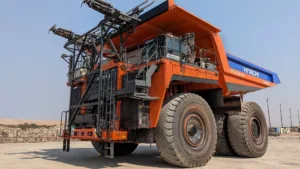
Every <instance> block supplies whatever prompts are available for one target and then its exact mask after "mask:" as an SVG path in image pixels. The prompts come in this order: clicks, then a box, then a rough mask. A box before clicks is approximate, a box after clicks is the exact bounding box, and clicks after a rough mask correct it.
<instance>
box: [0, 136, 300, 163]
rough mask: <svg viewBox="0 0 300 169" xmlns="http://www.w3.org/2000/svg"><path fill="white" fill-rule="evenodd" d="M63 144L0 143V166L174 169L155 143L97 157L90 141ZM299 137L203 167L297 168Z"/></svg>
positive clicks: (276, 140) (280, 139) (215, 159)
mask: <svg viewBox="0 0 300 169" xmlns="http://www.w3.org/2000/svg"><path fill="white" fill-rule="evenodd" d="M61 147H62V143H36V144H0V168H1V169H53V168H55V169H60V168H64V169H79V168H86V169H99V168H116V169H121V168H144V169H146V168H174V167H172V166H170V165H168V164H166V163H165V162H164V161H163V160H161V159H160V158H159V153H158V151H157V149H156V147H155V146H153V147H152V148H150V146H149V145H140V146H139V147H138V149H137V150H136V151H135V152H134V153H133V154H132V155H130V156H127V157H119V158H115V159H107V158H103V157H100V156H98V154H97V152H96V151H95V150H94V149H93V148H92V146H91V144H90V143H89V142H74V143H72V144H71V147H72V149H71V152H70V153H63V152H62V150H61ZM299 157H300V139H299V136H289V137H278V138H270V141H269V148H268V151H267V153H266V155H265V156H264V157H262V158H258V159H244V158H239V157H221V156H215V157H213V159H212V160H211V161H210V162H209V163H208V164H207V166H206V167H203V169H220V168H222V169H248V168H249V169H282V168H288V169H299V168H300V160H299Z"/></svg>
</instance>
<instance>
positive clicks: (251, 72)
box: [244, 67, 259, 78]
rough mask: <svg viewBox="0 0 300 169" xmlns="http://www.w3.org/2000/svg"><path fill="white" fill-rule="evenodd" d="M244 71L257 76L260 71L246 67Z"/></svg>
mask: <svg viewBox="0 0 300 169" xmlns="http://www.w3.org/2000/svg"><path fill="white" fill-rule="evenodd" d="M244 72H245V73H247V74H249V75H252V76H255V77H258V78H259V72H257V71H255V70H252V69H249V68H245V67H244Z"/></svg>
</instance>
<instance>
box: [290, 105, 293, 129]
mask: <svg viewBox="0 0 300 169" xmlns="http://www.w3.org/2000/svg"><path fill="white" fill-rule="evenodd" d="M290 119H291V128H292V127H293V120H292V108H290Z"/></svg>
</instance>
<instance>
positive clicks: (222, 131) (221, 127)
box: [215, 114, 236, 156]
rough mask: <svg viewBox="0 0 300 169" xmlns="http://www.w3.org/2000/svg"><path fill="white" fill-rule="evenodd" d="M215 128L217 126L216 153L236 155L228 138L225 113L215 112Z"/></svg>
mask: <svg viewBox="0 0 300 169" xmlns="http://www.w3.org/2000/svg"><path fill="white" fill-rule="evenodd" d="M215 118H216V123H217V128H218V141H217V148H216V154H217V155H221V156H234V155H236V154H235V152H234V151H233V149H232V147H231V144H230V142H229V138H228V127H227V120H228V115H227V114H215Z"/></svg>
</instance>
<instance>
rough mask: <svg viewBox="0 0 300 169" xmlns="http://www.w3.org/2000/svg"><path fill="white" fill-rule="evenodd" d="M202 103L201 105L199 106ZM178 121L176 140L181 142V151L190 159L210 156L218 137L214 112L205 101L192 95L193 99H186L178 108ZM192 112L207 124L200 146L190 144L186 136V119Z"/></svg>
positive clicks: (179, 147) (179, 145)
mask: <svg viewBox="0 0 300 169" xmlns="http://www.w3.org/2000/svg"><path fill="white" fill-rule="evenodd" d="M199 105H201V106H199ZM176 112H178V113H176V116H175V118H176V123H177V124H175V131H176V132H175V134H176V135H175V136H174V137H175V140H176V141H175V142H177V143H179V144H178V146H177V148H178V149H179V151H180V152H183V153H184V157H186V158H189V160H193V161H195V160H199V159H205V158H207V157H208V156H210V153H211V152H212V151H213V149H214V145H213V144H211V143H212V142H213V141H214V139H215V137H216V130H215V128H214V127H212V126H215V124H214V123H215V122H214V121H215V120H214V116H213V113H212V112H211V110H210V108H209V107H208V106H207V105H204V103H203V101H202V100H201V99H200V98H198V97H192V99H185V100H184V101H183V102H182V103H181V104H180V105H179V106H178V107H177V110H176ZM190 114H196V115H198V116H199V117H200V118H201V120H202V121H203V122H204V125H205V127H204V128H205V138H204V142H203V145H200V146H198V147H192V146H190V145H189V144H188V143H187V141H186V139H185V138H184V120H185V118H186V117H187V116H188V115H190Z"/></svg>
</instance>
